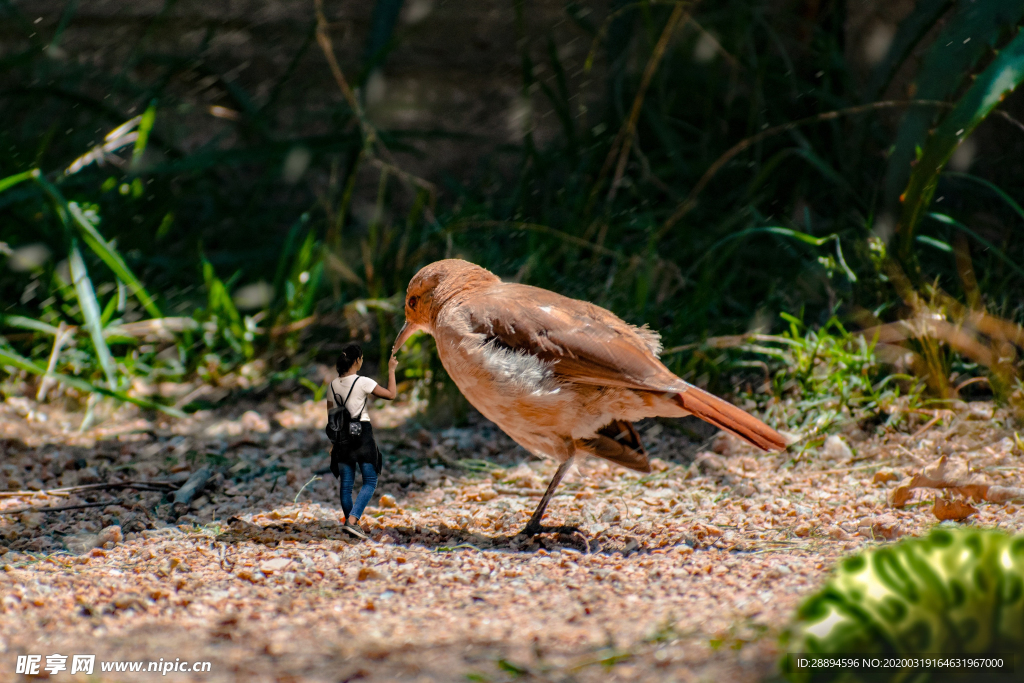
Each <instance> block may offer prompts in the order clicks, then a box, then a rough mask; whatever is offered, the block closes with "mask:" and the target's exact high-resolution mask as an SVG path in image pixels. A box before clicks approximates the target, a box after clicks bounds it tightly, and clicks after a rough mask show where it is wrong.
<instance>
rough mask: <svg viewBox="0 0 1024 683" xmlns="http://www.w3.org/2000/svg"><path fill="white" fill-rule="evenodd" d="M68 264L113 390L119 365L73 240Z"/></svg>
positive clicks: (97, 355) (93, 339) (90, 333)
mask: <svg viewBox="0 0 1024 683" xmlns="http://www.w3.org/2000/svg"><path fill="white" fill-rule="evenodd" d="M68 264H69V265H70V266H71V283H72V284H73V285H74V287H75V294H76V295H77V296H78V305H79V307H80V308H81V309H82V317H83V318H84V319H85V329H86V330H88V332H89V336H90V337H91V338H92V345H93V347H94V348H95V349H96V358H97V360H99V362H100V367H101V368H103V374H104V375H106V376H107V386H109V387H110V389H111V390H114V389H116V388H117V366H116V365H115V364H114V358H113V356H111V355H110V348H109V347H107V340H106V339H104V338H103V319H102V318H103V316H102V314H101V313H100V304H99V302H98V301H96V292H95V291H94V290H93V287H92V280H90V279H89V273H88V271H86V269H85V261H83V260H82V254H81V252H80V251H78V244H76V243H74V242H72V246H71V254H70V255H69V256H68Z"/></svg>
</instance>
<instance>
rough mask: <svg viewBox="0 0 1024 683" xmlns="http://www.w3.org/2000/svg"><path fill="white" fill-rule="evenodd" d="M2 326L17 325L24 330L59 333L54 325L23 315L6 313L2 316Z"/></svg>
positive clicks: (0, 324) (0, 320)
mask: <svg viewBox="0 0 1024 683" xmlns="http://www.w3.org/2000/svg"><path fill="white" fill-rule="evenodd" d="M0 326H3V327H16V328H18V329H22V330H32V331H34V332H42V333H43V334H48V335H50V336H54V335H56V334H57V331H58V330H57V328H56V327H54V326H53V325H48V324H47V323H44V322H43V321H41V320H34V319H32V318H26V317H25V316H22V315H4V316H0Z"/></svg>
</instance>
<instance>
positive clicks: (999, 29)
mask: <svg viewBox="0 0 1024 683" xmlns="http://www.w3.org/2000/svg"><path fill="white" fill-rule="evenodd" d="M1021 20H1024V3H1021V2H1003V1H1001V0H988V1H987V2H975V1H974V0H958V2H957V3H956V8H955V9H954V10H953V13H952V16H950V17H949V21H948V22H946V24H945V28H944V29H943V31H942V32H941V33H940V34H939V36H938V37H937V38H936V39H935V42H934V43H932V45H931V47H930V48H929V50H928V53H927V54H926V55H925V57H924V61H923V63H922V64H921V68H920V70H919V71H918V73H917V78H915V79H914V99H918V100H945V99H946V98H948V97H949V96H951V95H952V94H953V93H956V92H957V91H958V90H959V89H960V88H961V86H962V85H963V83H964V81H965V80H966V79H967V78H968V76H969V75H970V74H971V72H972V71H973V70H974V69H975V68H976V67H977V65H978V64H979V63H980V62H981V60H983V59H984V58H985V57H986V56H988V55H990V54H991V51H992V50H993V49H995V48H997V47H999V44H1000V43H1001V42H1002V41H1004V40H1005V39H1006V35H1007V33H1008V32H1010V31H1013V30H1015V27H1016V26H1017V25H1018V24H1019V23H1020V22H1021ZM991 68H992V67H991V66H989V68H988V69H986V72H988V71H990V70H991ZM980 79H981V76H979V80H980ZM977 85H978V84H977V83H975V84H974V86H973V87H972V90H973V89H974V87H976V86H977ZM934 118H935V111H934V110H932V109H925V108H919V107H914V108H911V109H908V110H907V113H906V114H905V115H904V117H903V121H902V122H901V123H900V129H899V132H898V133H897V135H896V143H895V145H894V146H893V151H892V154H891V155H890V157H889V167H888V169H887V171H886V177H885V193H886V201H887V202H888V204H889V205H890V206H895V205H896V201H897V198H898V197H899V196H900V193H901V192H902V191H903V190H904V188H905V187H906V186H907V182H908V178H909V177H910V175H911V162H912V161H913V159H914V148H915V147H916V146H917V145H920V144H922V143H923V142H924V141H925V139H926V138H927V136H928V129H929V128H931V127H932V124H933V121H934ZM947 118H948V117H947ZM953 130H957V129H956V128H954V129H953ZM917 168H920V164H918V165H917V166H915V167H914V169H915V170H916V169H917ZM909 242H910V240H909V239H908V240H907V244H908V245H909Z"/></svg>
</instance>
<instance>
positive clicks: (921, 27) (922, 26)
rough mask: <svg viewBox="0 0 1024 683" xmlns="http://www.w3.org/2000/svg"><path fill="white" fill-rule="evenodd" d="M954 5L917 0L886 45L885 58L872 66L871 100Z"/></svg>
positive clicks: (949, 1)
mask: <svg viewBox="0 0 1024 683" xmlns="http://www.w3.org/2000/svg"><path fill="white" fill-rule="evenodd" d="M952 5H953V0H920V1H919V2H918V3H917V6H916V7H915V8H914V11H913V12H911V13H910V15H909V16H908V17H907V18H906V19H904V20H903V21H901V22H900V26H899V28H898V29H897V30H896V36H895V37H894V38H893V40H892V43H890V44H889V50H888V51H887V52H886V54H885V57H884V58H883V59H882V61H881V62H880V63H879V64H878V66H876V67H875V69H874V72H873V73H872V75H871V82H870V83H869V84H868V88H867V92H868V93H870V99H871V100H877V99H878V98H879V97H881V96H882V93H883V92H884V91H885V89H886V87H887V86H888V85H889V82H890V81H891V80H892V77H893V76H894V75H895V74H896V71H897V70H898V69H899V67H900V65H901V64H902V63H903V60H905V59H906V58H907V56H908V55H910V52H911V50H913V49H914V46H915V45H917V44H918V43H919V42H921V39H922V38H924V37H925V35H926V34H927V33H928V32H929V31H931V30H932V29H933V28H935V24H936V22H937V21H938V20H939V18H940V17H942V15H943V14H945V13H946V11H947V10H949V8H950V7H951V6H952Z"/></svg>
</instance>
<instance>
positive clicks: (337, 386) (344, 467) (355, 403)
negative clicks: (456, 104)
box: [327, 344, 398, 538]
mask: <svg viewBox="0 0 1024 683" xmlns="http://www.w3.org/2000/svg"><path fill="white" fill-rule="evenodd" d="M335 367H336V369H337V370H338V375H339V377H338V378H337V379H335V380H334V381H332V382H331V386H330V391H328V392H327V409H328V410H331V409H332V408H334V406H335V405H344V406H345V408H346V409H347V410H348V412H349V415H351V416H352V420H353V421H359V423H360V425H361V430H360V431H361V434H360V435H359V436H358V437H354V438H353V439H352V440H351V441H349V442H348V443H347V444H346V445H342V444H340V443H335V444H334V448H332V449H331V470H332V471H335V470H337V473H338V474H340V476H339V478H340V479H341V509H342V511H343V512H344V513H345V523H344V525H343V526H342V528H343V529H345V530H346V531H348V532H349V533H350V534H352V535H353V536H356V537H358V538H366V533H365V532H364V531H363V530H362V528H361V527H360V526H359V518H360V517H362V515H363V510H364V509H365V508H366V505H367V504H368V503H369V502H370V498H371V497H372V496H373V492H374V490H375V489H376V488H377V475H379V474H380V471H381V467H382V466H383V462H382V458H381V455H380V450H379V449H378V448H377V443H376V442H375V441H374V439H373V425H371V424H370V413H369V410H368V407H369V401H370V396H376V397H378V398H383V399H386V400H388V401H391V400H394V398H395V393H396V392H395V368H397V367H398V359H397V358H395V357H394V356H391V359H390V360H389V361H388V387H387V389H385V388H384V387H382V386H381V385H379V384H377V383H376V382H375V381H373V380H372V379H370V378H369V377H363V376H361V375H359V374H358V373H359V369H360V368H361V367H363V350H362V349H361V348H360V347H359V345H358V344H349V345H348V346H346V347H345V348H344V349H342V351H341V355H340V356H339V357H338V362H337V364H336V365H335ZM357 469H358V470H359V471H360V473H361V474H362V476H363V486H362V488H361V489H359V495H358V496H356V500H355V504H353V503H352V487H353V484H354V483H355V478H356V470H357Z"/></svg>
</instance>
